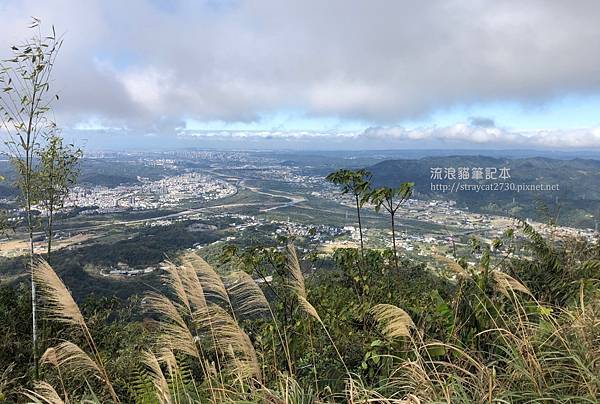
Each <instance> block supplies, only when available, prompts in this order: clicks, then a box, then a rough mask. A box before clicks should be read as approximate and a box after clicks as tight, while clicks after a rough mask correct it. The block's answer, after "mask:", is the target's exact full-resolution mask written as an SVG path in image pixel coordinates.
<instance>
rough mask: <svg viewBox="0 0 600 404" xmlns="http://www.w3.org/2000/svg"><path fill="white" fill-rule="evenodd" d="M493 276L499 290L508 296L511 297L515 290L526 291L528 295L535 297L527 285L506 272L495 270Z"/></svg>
mask: <svg viewBox="0 0 600 404" xmlns="http://www.w3.org/2000/svg"><path fill="white" fill-rule="evenodd" d="M492 278H493V279H494V282H495V283H496V288H497V289H498V291H499V292H500V293H502V294H503V295H505V296H506V297H509V298H510V297H511V296H512V292H513V291H517V292H521V293H525V294H526V295H529V296H531V297H533V295H532V294H531V292H530V291H529V289H527V287H526V286H525V285H523V284H522V283H521V282H519V281H518V280H516V279H515V278H513V277H512V276H510V275H509V274H507V273H506V272H502V271H499V270H493V271H492Z"/></svg>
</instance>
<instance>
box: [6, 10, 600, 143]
mask: <svg viewBox="0 0 600 404" xmlns="http://www.w3.org/2000/svg"><path fill="white" fill-rule="evenodd" d="M166 4H167V3H165V2H161V1H147V0H131V1H118V0H88V1H85V2H82V1H76V0H70V1H69V0H56V1H52V2H49V1H46V2H42V1H34V0H24V1H19V2H13V1H7V0H0V19H1V21H2V22H3V24H2V25H1V26H0V54H2V53H3V52H2V50H8V47H9V45H10V44H12V43H15V42H19V41H20V40H21V39H22V38H25V37H26V36H27V35H29V32H27V30H26V29H25V28H24V27H26V25H27V23H28V19H29V16H31V15H35V16H39V17H41V18H42V19H43V21H44V22H45V23H46V28H48V29H49V25H50V24H54V25H56V27H57V30H58V31H59V32H64V33H65V44H64V47H63V49H62V53H61V55H60V57H59V59H58V62H57V65H56V76H55V81H54V82H53V83H52V84H53V88H54V89H56V90H58V91H59V92H60V93H61V101H60V103H57V105H56V113H57V115H58V121H59V123H60V124H61V125H63V126H67V127H69V126H70V127H75V126H76V125H77V124H79V123H81V122H88V121H90V120H97V121H99V122H101V123H102V125H103V126H105V127H128V128H130V129H131V130H135V131H145V130H147V131H155V130H156V128H159V127H161V126H164V123H165V122H171V123H173V124H172V125H169V133H171V132H176V128H178V127H179V126H180V122H181V121H183V120H186V119H194V120H196V121H199V122H203V121H214V120H222V121H225V122H239V121H241V122H249V121H255V120H257V119H258V118H259V117H260V116H264V115H265V114H268V113H271V112H277V111H280V110H288V109H289V110H299V111H303V112H304V113H306V114H307V115H308V116H311V117H337V118H340V119H356V120H364V121H367V122H372V123H373V124H375V125H381V126H390V125H394V124H397V123H398V122H401V121H402V120H405V119H414V118H420V117H423V116H427V115H428V114H430V113H431V112H432V111H436V110H438V109H440V108H447V107H451V106H454V105H469V104H472V103H485V102H496V101H504V100H508V101H516V102H519V103H523V104H526V105H537V104H540V103H544V102H545V101H547V100H550V99H553V98H554V97H559V96H563V95H569V94H583V95H586V94H597V93H598V92H599V91H600V75H599V74H598V72H599V71H600V24H598V23H597V16H598V15H600V2H598V1H596V0H584V1H579V2H577V4H574V3H573V2H562V1H556V2H547V1H543V0H532V1H528V2H522V1H517V0H508V1H501V2H500V1H494V0H475V1H459V0H432V1H423V2H414V1H384V0H374V1H369V2H348V1H347V0H328V1H321V0H293V1H285V2H282V1H280V0H257V1H252V0H235V1H233V0H231V1H222V2H215V1H183V0H182V1H173V2H168V6H167V5H166ZM161 121H162V123H161ZM374 132H376V131H375V130H367V131H366V132H365V135H364V136H365V137H369V136H373V133H374ZM387 133H390V134H394V133H400V134H402V136H406V137H407V139H408V140H418V139H425V140H427V139H435V140H439V141H441V140H445V141H450V140H466V139H471V141H473V142H476V143H479V144H483V143H490V142H499V141H500V140H501V139H502V140H506V139H509V140H510V141H511V142H514V143H519V142H521V143H523V144H525V143H531V144H538V143H539V144H562V143H567V144H573V145H581V147H584V146H583V145H587V144H595V143H594V142H596V141H597V137H596V135H593V134H592V133H595V132H589V133H588V132H585V131H584V132H580V131H572V132H569V134H559V133H554V132H548V133H530V134H512V133H508V132H506V131H503V130H501V129H497V128H495V125H494V122H493V121H491V120H486V119H482V118H478V117H474V118H473V119H472V120H471V122H470V124H469V125H467V127H464V126H460V125H459V126H456V127H451V128H450V127H449V128H445V129H443V130H441V129H440V130H433V129H428V130H424V131H406V130H394V129H393V128H388V129H387ZM577 133H581V134H583V133H585V134H587V135H589V136H588V138H585V139H576V138H571V136H576V134H577ZM529 135H532V136H533V135H535V136H540V139H539V140H534V139H528V138H527V137H528V136H529ZM563 135H564V137H563Z"/></svg>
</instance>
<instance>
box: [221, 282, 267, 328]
mask: <svg viewBox="0 0 600 404" xmlns="http://www.w3.org/2000/svg"><path fill="white" fill-rule="evenodd" d="M228 280H229V285H228V288H227V290H228V293H229V295H231V299H233V301H234V303H235V304H234V308H235V312H236V314H237V315H238V317H239V318H249V317H252V316H256V315H261V314H267V313H269V312H270V311H271V308H270V306H269V302H268V301H267V298H266V297H265V294H264V293H263V291H262V290H261V288H260V287H259V286H258V285H257V284H256V282H254V279H252V277H251V276H250V275H248V274H247V273H246V272H243V271H237V272H233V273H232V274H231V275H230V276H229V277H228Z"/></svg>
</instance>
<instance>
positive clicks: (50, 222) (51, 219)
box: [46, 204, 54, 263]
mask: <svg viewBox="0 0 600 404" xmlns="http://www.w3.org/2000/svg"><path fill="white" fill-rule="evenodd" d="M48 213H49V215H48V250H47V252H46V261H48V263H50V253H51V252H52V233H53V230H52V225H53V222H54V208H53V207H52V204H50V208H49V210H48Z"/></svg>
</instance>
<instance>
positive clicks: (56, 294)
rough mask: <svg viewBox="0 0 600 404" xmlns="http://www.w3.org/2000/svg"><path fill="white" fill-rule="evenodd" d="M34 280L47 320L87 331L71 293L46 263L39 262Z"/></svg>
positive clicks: (40, 260)
mask: <svg viewBox="0 0 600 404" xmlns="http://www.w3.org/2000/svg"><path fill="white" fill-rule="evenodd" d="M33 280H34V282H35V284H36V285H37V286H38V288H39V299H40V311H41V313H42V315H43V316H44V317H45V318H46V319H48V320H53V321H58V322H61V323H63V324H66V325H68V326H77V327H81V328H82V329H87V326H86V325H85V320H84V319H83V316H82V315H81V311H79V307H78V306H77V303H75V300H73V297H72V296H71V293H70V292H69V291H68V290H67V288H66V287H65V285H64V283H63V282H62V281H61V280H60V278H59V277H58V275H56V272H54V270H53V269H52V267H50V265H48V263H47V262H46V261H44V260H42V259H39V260H37V262H36V264H35V266H34V268H33Z"/></svg>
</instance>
